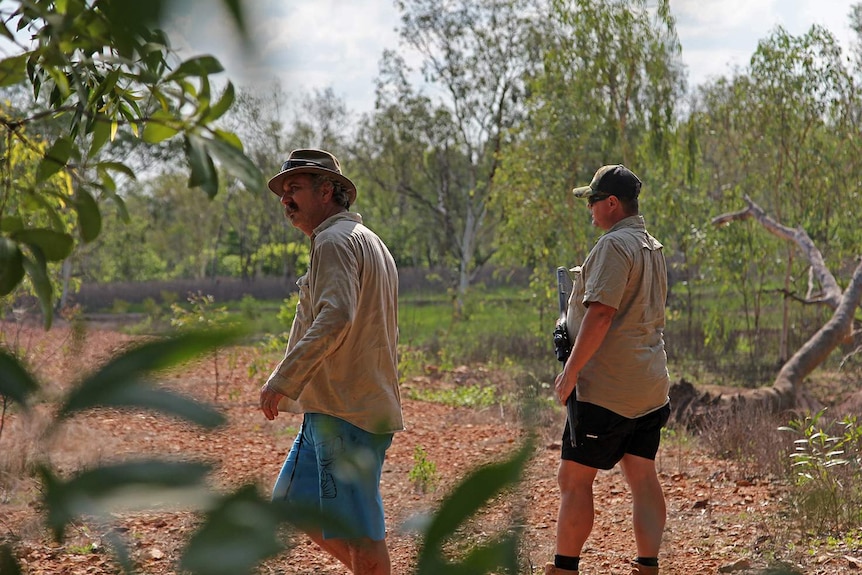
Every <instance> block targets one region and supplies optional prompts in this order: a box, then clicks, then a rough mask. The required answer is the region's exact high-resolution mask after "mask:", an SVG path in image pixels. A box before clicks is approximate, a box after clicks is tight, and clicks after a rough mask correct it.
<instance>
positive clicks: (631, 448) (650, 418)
mask: <svg viewBox="0 0 862 575" xmlns="http://www.w3.org/2000/svg"><path fill="white" fill-rule="evenodd" d="M669 417H670V403H666V404H664V405H663V406H662V407H660V408H659V409H656V410H655V411H651V412H649V413H647V414H646V415H642V416H640V417H637V418H635V419H629V418H628V417H623V416H622V415H619V414H617V413H614V412H613V411H611V410H610V409H605V408H604V407H601V406H598V405H595V404H592V403H586V402H584V401H579V402H578V425H577V429H576V430H575V432H576V436H575V437H577V439H578V441H577V444H578V445H577V447H573V446H572V443H571V429H569V422H568V421H566V427H565V429H563V444H562V453H561V457H560V458H561V459H565V460H568V461H574V462H576V463H580V464H581V465H586V466H587V467H592V468H594V469H605V470H607V469H612V468H613V467H614V465H616V464H617V463H618V462H619V461H620V460H621V459H622V458H623V456H624V455H626V454H631V455H637V456H638V457H643V458H646V459H651V460H655V456H656V454H657V453H658V447H659V443H660V441H661V428H662V427H664V426H665V424H667V420H668V418H669Z"/></svg>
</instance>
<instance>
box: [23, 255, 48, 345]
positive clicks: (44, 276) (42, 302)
mask: <svg viewBox="0 0 862 575" xmlns="http://www.w3.org/2000/svg"><path fill="white" fill-rule="evenodd" d="M30 249H31V251H32V252H33V258H34V259H30V258H27V257H25V258H24V271H26V272H27V275H28V276H30V282H31V283H32V284H33V290H34V291H35V292H36V297H37V298H39V306H40V307H41V308H42V318H43V324H42V325H43V326H44V327H45V329H50V328H51V323H52V322H53V320H54V301H53V300H54V288H53V287H52V286H51V279H50V278H49V277H48V262H47V261H45V256H44V255H43V254H42V250H41V249H39V248H38V247H37V246H30Z"/></svg>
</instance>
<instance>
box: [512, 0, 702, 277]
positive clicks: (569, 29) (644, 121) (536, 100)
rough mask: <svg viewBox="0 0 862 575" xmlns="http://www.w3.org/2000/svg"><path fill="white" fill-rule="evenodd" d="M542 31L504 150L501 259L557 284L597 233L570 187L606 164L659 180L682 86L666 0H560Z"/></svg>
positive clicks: (550, 13)
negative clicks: (520, 114)
mask: <svg viewBox="0 0 862 575" xmlns="http://www.w3.org/2000/svg"><path fill="white" fill-rule="evenodd" d="M541 32H542V35H541V39H542V43H541V44H540V46H541V52H542V57H541V61H542V63H543V67H542V69H541V70H538V71H537V72H536V73H535V75H533V76H532V78H531V81H530V83H529V90H528V93H529V99H528V100H527V102H526V106H527V111H528V113H527V120H526V121H525V122H523V124H521V125H520V126H519V127H518V128H517V130H516V133H515V136H514V138H513V140H514V141H513V143H512V145H510V146H508V147H507V148H506V149H505V150H504V153H503V154H502V158H503V160H502V163H503V168H502V172H501V174H500V175H499V176H500V177H499V179H498V184H499V186H500V187H501V188H503V189H505V193H500V194H498V195H497V196H495V206H496V208H497V210H499V213H501V214H502V217H503V220H504V225H503V226H502V229H501V232H502V234H503V236H501V237H505V238H506V241H505V242H501V246H502V247H503V249H504V253H503V254H501V255H502V256H503V257H504V260H505V261H507V262H512V263H519V264H527V265H530V266H531V267H533V268H534V270H535V271H536V273H537V274H545V276H544V279H546V280H548V281H544V282H542V283H544V285H551V282H550V281H549V279H548V278H550V277H551V274H550V271H551V270H552V269H553V268H554V267H556V266H557V265H560V264H562V263H565V264H571V263H574V262H576V261H579V260H581V259H582V258H583V257H584V256H585V255H586V253H587V251H588V250H589V247H590V245H591V243H592V239H593V238H595V234H596V232H595V231H594V230H592V229H591V226H590V220H589V215H588V214H587V212H586V210H584V209H583V202H575V201H574V200H573V198H572V195H571V194H570V193H568V192H569V190H571V188H572V186H573V185H574V184H575V183H578V184H581V183H583V182H586V181H589V180H590V178H591V177H592V175H593V173H594V172H595V170H596V169H597V168H598V167H599V166H601V165H603V164H609V163H625V164H626V165H627V166H629V167H630V168H632V169H634V170H635V171H636V172H637V173H638V174H639V175H641V176H643V177H644V178H645V179H646V180H645V181H658V180H660V178H654V177H651V174H650V171H651V170H653V169H655V170H657V171H658V170H659V169H660V168H661V162H664V160H662V158H663V157H664V156H666V155H667V148H668V146H669V145H670V143H671V141H672V138H673V130H674V126H675V115H676V112H675V109H676V108H675V107H676V105H677V102H678V99H679V97H680V95H681V94H682V93H683V92H684V89H685V84H684V78H683V69H682V63H681V59H680V50H681V48H680V43H679V40H678V38H677V35H676V28H675V22H674V19H673V17H672V15H671V13H670V7H669V3H668V1H667V0H662V1H659V2H658V3H657V4H656V3H653V2H647V1H646V0H636V1H627V0H626V1H621V0H580V1H577V2H571V1H563V0H559V1H556V0H555V1H553V2H551V3H550V6H549V11H548V13H547V15H546V16H545V17H544V18H543V19H542V22H541ZM645 144H647V145H645ZM653 163H656V164H657V165H655V166H654V165H653ZM645 189H649V186H646V188H645ZM538 277H539V278H541V277H542V276H541V275H540V276H538ZM539 281H542V280H541V279H539Z"/></svg>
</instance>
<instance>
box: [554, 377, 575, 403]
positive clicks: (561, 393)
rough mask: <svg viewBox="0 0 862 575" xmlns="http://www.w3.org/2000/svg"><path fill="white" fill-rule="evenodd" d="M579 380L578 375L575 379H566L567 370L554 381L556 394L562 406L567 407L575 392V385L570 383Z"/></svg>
mask: <svg viewBox="0 0 862 575" xmlns="http://www.w3.org/2000/svg"><path fill="white" fill-rule="evenodd" d="M577 380H578V376H577V374H575V376H574V377H566V372H565V370H564V371H562V372H560V373H559V374H557V377H556V378H555V379H554V392H555V393H556V394H557V400H558V401H559V402H560V403H561V404H562V405H566V400H567V399H568V398H569V396H570V395H571V394H572V393H574V391H575V384H574V383H569V381H572V382H576V381H577Z"/></svg>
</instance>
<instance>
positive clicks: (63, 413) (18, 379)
mask: <svg viewBox="0 0 862 575" xmlns="http://www.w3.org/2000/svg"><path fill="white" fill-rule="evenodd" d="M240 336H241V333H240V332H239V331H237V330H233V331H230V330H217V329H209V330H207V331H206V332H200V331H198V332H189V333H184V334H181V335H174V336H171V337H167V338H160V339H157V340H155V341H150V342H147V343H144V344H141V345H138V346H136V347H134V348H132V349H130V350H128V351H126V352H124V353H122V354H120V355H118V356H116V357H115V358H113V359H111V360H110V361H109V362H108V363H106V364H105V365H103V366H102V367H101V368H99V369H98V370H96V371H95V372H94V373H93V374H91V375H89V376H87V377H86V378H84V379H83V380H82V381H81V382H80V383H78V384H76V385H75V386H74V387H72V388H71V389H69V390H68V391H67V392H66V393H65V395H64V396H63V397H61V398H59V399H58V400H57V401H56V403H57V404H56V405H55V406H53V409H55V410H56V413H57V416H56V418H55V419H54V420H53V421H52V423H51V425H50V426H49V428H48V430H47V432H46V436H45V437H43V438H41V441H44V442H46V444H47V441H48V440H49V439H50V437H51V436H53V435H54V434H58V433H62V429H63V425H64V422H66V421H68V420H69V419H70V418H71V417H73V416H74V415H75V414H77V413H82V412H85V411H88V410H92V409H98V408H103V407H115V408H125V409H132V410H141V409H145V410H152V411H155V412H158V413H162V414H166V415H171V416H174V417H177V418H180V419H182V420H185V421H188V422H189V423H192V424H195V425H198V426H200V427H202V428H204V429H212V428H214V427H217V426H219V425H221V424H222V423H223V422H224V417H223V416H222V415H221V413H220V412H219V411H217V410H215V409H213V408H212V407H208V406H206V405H203V404H201V403H198V402H196V401H193V400H191V399H189V398H186V397H183V396H181V395H178V394H176V393H174V392H171V391H168V390H165V389H163V388H161V387H160V386H159V385H158V376H159V374H160V373H161V372H163V371H164V370H166V369H168V368H171V367H173V366H176V365H179V364H181V363H183V362H185V361H187V360H189V359H192V358H196V357H200V356H202V355H205V354H208V353H212V352H213V351H214V350H216V349H219V348H221V347H224V346H226V345H228V344H229V343H231V342H235V341H236V340H237V339H238V338H239V337H240ZM0 368H2V370H3V373H4V375H5V374H7V373H8V374H9V375H10V377H8V378H7V377H4V378H2V379H0V395H2V396H4V397H7V398H9V399H11V400H12V401H13V402H14V404H15V405H16V406H17V407H18V409H20V410H22V412H23V413H24V414H26V413H27V412H28V411H29V410H31V409H32V408H33V407H34V404H35V403H36V402H50V401H51V400H49V399H47V398H45V397H42V396H41V395H40V391H41V386H40V385H39V383H38V382H37V380H36V378H35V377H33V376H32V375H31V374H30V373H29V372H28V370H27V369H26V368H25V366H24V365H23V364H22V363H21V362H20V360H19V359H18V358H16V357H15V356H13V355H12V354H11V353H9V352H8V351H7V350H5V349H2V348H0ZM0 441H2V435H0ZM531 452H532V447H531V442H527V443H526V444H525V445H524V446H522V447H521V448H520V449H518V450H517V452H516V453H515V454H514V456H513V457H512V458H511V459H510V460H508V461H504V462H499V463H494V464H491V465H488V466H486V467H481V468H479V469H477V470H475V471H474V472H473V473H472V474H470V475H469V476H468V477H467V478H466V479H465V480H464V481H463V482H462V483H461V484H460V485H459V486H458V487H457V488H456V489H454V490H453V491H452V493H451V494H449V495H448V497H447V498H446V499H445V500H444V501H443V503H442V505H441V507H440V509H439V510H438V511H437V512H436V513H435V514H434V515H433V516H432V517H431V519H430V521H429V522H428V523H427V524H423V525H420V526H419V527H418V529H419V531H420V532H421V533H422V536H423V542H422V554H421V557H420V561H419V563H418V566H417V572H418V573H420V574H431V573H435V574H441V573H491V572H499V570H500V569H502V570H503V571H504V572H508V573H515V572H516V571H517V547H518V539H517V535H516V533H515V532H511V533H510V532H506V533H503V534H501V535H500V536H499V537H498V538H497V539H495V540H494V541H493V542H491V543H488V544H484V545H477V546H476V547H475V548H474V549H472V550H471V551H470V553H468V554H467V556H466V557H464V558H462V559H460V560H456V561H450V560H448V559H446V558H445V557H446V555H445V553H444V546H445V545H446V544H447V543H448V541H449V539H450V538H451V537H453V536H454V534H455V533H456V532H457V531H458V529H459V528H460V527H461V525H462V524H463V523H464V522H465V521H467V520H469V519H470V518H471V517H472V516H473V515H474V514H475V513H477V512H478V511H479V510H480V509H481V508H482V507H483V506H485V505H487V504H488V503H489V502H490V500H491V499H492V498H493V497H495V496H497V495H498V494H499V493H500V492H501V491H503V490H505V489H507V488H509V487H511V486H513V485H514V484H516V483H517V482H518V481H519V478H520V476H521V473H522V471H523V469H524V467H525V465H526V462H527V459H528V456H529V454H530V453H531ZM36 468H37V470H38V474H39V476H40V478H41V484H42V495H41V502H40V503H41V506H42V508H43V509H44V516H45V521H46V524H47V526H48V527H49V528H50V529H51V531H52V532H53V534H54V537H55V539H56V540H57V541H58V542H62V541H63V540H64V538H65V536H66V532H67V530H68V528H69V526H70V525H72V524H73V523H76V522H78V521H80V520H83V519H87V520H89V521H97V522H105V523H107V522H109V521H110V516H111V514H112V513H114V512H115V510H116V509H117V507H118V506H119V504H120V503H121V502H122V503H123V504H124V506H128V504H129V500H130V499H131V500H132V501H135V502H136V504H137V506H139V507H140V508H142V509H147V508H150V507H155V506H156V502H162V501H164V500H166V499H167V500H176V501H179V502H181V503H182V504H184V505H185V506H190V507H192V508H195V507H196V508H197V509H199V510H200V511H201V512H202V520H201V524H200V526H199V527H198V528H197V530H196V531H195V534H194V535H193V536H192V537H191V539H190V541H189V542H188V544H187V546H186V547H185V548H184V549H183V552H182V556H181V558H180V567H181V568H182V569H183V570H184V571H185V572H188V573H190V574H200V575H205V574H206V575H221V574H225V575H227V574H240V573H252V572H254V569H255V568H256V566H257V565H258V564H259V563H260V562H261V561H263V560H264V559H266V558H268V557H271V556H273V555H276V554H277V553H280V552H282V551H283V550H284V549H285V548H286V547H285V544H284V543H283V542H281V541H280V540H279V539H278V536H277V533H278V529H277V528H278V527H279V526H280V525H287V526H291V527H293V528H296V527H299V528H302V527H308V526H316V527H319V526H321V525H323V524H326V523H327V522H330V523H331V522H332V519H331V518H328V517H325V516H323V515H321V514H320V513H319V512H318V511H317V510H315V509H307V508H304V507H297V506H291V505H287V504H284V503H272V502H270V501H269V500H268V499H267V498H265V497H263V496H261V494H260V493H259V492H258V490H257V488H256V487H255V486H252V485H245V486H241V487H239V488H238V489H236V490H234V491H232V492H230V493H217V492H214V491H212V489H211V488H210V487H208V486H207V483H208V481H207V478H208V474H209V472H210V471H211V469H210V468H209V467H208V466H207V465H205V464H201V463H194V462H185V461H176V460H170V459H145V460H131V461H123V462H119V463H112V464H106V465H101V466H96V467H93V468H90V469H85V470H79V471H75V472H73V473H72V474H70V475H68V476H64V474H62V473H60V472H59V470H58V469H56V468H55V466H54V465H53V464H52V463H51V462H50V461H48V460H47V459H43V460H41V461H38V462H37V463H36ZM109 540H110V542H111V545H112V549H113V552H114V556H115V557H116V560H117V562H118V563H119V565H120V566H121V567H122V569H123V571H124V572H125V573H133V572H135V566H134V565H133V564H132V562H131V560H130V556H129V553H128V550H127V547H126V543H125V542H124V541H122V540H121V539H120V538H119V537H118V536H116V535H111V536H109ZM0 566H2V567H3V573H4V575H6V574H16V573H17V574H20V573H22V569H21V566H20V565H18V563H17V561H16V559H15V557H14V553H13V550H12V548H11V547H10V546H9V545H8V544H4V545H0Z"/></svg>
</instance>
